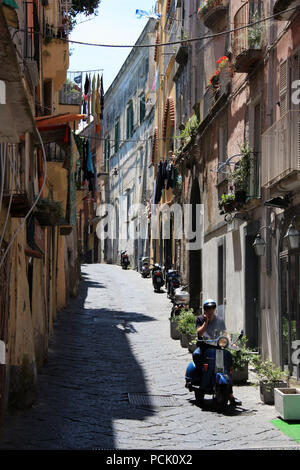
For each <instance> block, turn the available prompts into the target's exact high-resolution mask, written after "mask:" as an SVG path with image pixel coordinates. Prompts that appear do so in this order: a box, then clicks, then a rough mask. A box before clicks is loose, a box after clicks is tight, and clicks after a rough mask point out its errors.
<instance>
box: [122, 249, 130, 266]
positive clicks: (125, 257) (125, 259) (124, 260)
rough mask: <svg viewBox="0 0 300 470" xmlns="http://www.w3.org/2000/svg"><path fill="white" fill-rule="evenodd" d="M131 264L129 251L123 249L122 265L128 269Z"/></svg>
mask: <svg viewBox="0 0 300 470" xmlns="http://www.w3.org/2000/svg"><path fill="white" fill-rule="evenodd" d="M129 265H130V261H129V258H128V254H127V252H126V251H121V266H122V269H127V268H128V266H129Z"/></svg>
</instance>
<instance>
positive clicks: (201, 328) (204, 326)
mask: <svg viewBox="0 0 300 470" xmlns="http://www.w3.org/2000/svg"><path fill="white" fill-rule="evenodd" d="M216 308H217V303H216V302H215V300H212V299H207V300H205V301H204V303H203V314H202V315H199V316H198V317H197V318H196V328H197V333H198V340H200V341H199V348H198V349H197V353H196V354H195V355H194V356H193V360H194V362H195V364H196V366H197V365H199V366H200V365H201V362H202V357H203V355H204V351H205V348H207V345H206V344H205V343H204V342H201V340H202V339H205V338H206V337H208V338H209V337H210V338H213V337H218V336H220V335H221V334H223V335H224V336H227V338H228V340H229V341H231V338H230V336H229V335H228V334H227V333H226V325H225V322H224V320H223V318H222V317H220V316H218V315H216ZM229 401H230V404H231V405H234V406H239V405H241V404H242V402H241V401H240V400H237V399H236V398H235V397H234V395H233V392H232V387H231V390H230V394H229Z"/></svg>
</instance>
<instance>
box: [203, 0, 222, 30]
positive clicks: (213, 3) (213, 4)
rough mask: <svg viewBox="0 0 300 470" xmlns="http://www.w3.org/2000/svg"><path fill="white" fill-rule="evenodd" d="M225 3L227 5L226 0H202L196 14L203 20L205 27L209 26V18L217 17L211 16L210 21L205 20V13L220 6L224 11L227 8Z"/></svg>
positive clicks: (210, 24)
mask: <svg viewBox="0 0 300 470" xmlns="http://www.w3.org/2000/svg"><path fill="white" fill-rule="evenodd" d="M227 5H228V1H227V0H202V2H201V5H200V7H199V8H198V10H197V14H198V16H199V18H200V19H202V20H203V21H204V24H205V25H206V26H207V27H211V26H212V23H213V22H212V21H211V20H213V19H217V18H212V19H211V20H210V21H207V15H208V14H209V13H210V12H212V11H213V10H216V9H218V10H219V9H220V8H221V9H222V10H224V11H225V9H226V8H227Z"/></svg>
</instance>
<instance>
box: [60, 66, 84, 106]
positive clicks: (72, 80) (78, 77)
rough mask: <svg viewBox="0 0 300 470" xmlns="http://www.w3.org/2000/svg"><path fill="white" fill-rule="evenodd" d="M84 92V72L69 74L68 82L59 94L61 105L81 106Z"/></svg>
mask: <svg viewBox="0 0 300 470" xmlns="http://www.w3.org/2000/svg"><path fill="white" fill-rule="evenodd" d="M82 90H83V72H67V81H66V82H65V83H64V85H63V87H62V89H61V90H60V92H59V104H62V105H74V106H80V105H81V102H82Z"/></svg>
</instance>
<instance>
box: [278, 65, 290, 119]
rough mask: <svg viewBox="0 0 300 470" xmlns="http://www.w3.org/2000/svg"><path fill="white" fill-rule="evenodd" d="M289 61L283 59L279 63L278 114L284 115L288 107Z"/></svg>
mask: <svg viewBox="0 0 300 470" xmlns="http://www.w3.org/2000/svg"><path fill="white" fill-rule="evenodd" d="M288 66H289V62H288V60H284V61H283V62H281V64H280V65H279V100H280V116H284V115H285V114H286V112H287V111H288V109H289V89H288V88H289V87H288V83H289V67H288Z"/></svg>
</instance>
